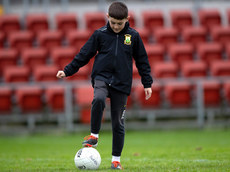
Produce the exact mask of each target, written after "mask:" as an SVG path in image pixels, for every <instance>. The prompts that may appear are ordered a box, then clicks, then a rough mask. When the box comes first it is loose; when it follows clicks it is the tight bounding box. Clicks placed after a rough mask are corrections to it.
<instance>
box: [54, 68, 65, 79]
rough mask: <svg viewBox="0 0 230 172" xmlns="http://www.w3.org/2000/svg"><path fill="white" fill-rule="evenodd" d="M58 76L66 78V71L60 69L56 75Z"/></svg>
mask: <svg viewBox="0 0 230 172" xmlns="http://www.w3.org/2000/svg"><path fill="white" fill-rule="evenodd" d="M56 77H57V78H64V77H66V75H65V72H64V71H62V70H59V71H58V73H57V75H56Z"/></svg>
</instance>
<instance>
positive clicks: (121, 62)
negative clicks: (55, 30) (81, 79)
mask: <svg viewBox="0 0 230 172" xmlns="http://www.w3.org/2000/svg"><path fill="white" fill-rule="evenodd" d="M95 55H96V56H95ZM94 56H95V61H94V65H93V70H92V74H91V78H92V84H93V86H94V80H95V79H98V80H103V81H105V82H106V83H107V84H109V86H111V87H112V88H114V89H117V90H119V91H121V92H123V93H126V94H127V95H129V94H130V91H131V86H132V72H133V67H132V65H133V62H132V61H133V59H134V60H135V63H136V66H137V69H138V72H139V74H140V75H141V81H142V84H143V85H144V88H150V87H151V84H152V82H153V80H152V77H151V75H150V73H151V69H150V66H149V62H148V56H147V53H146V51H145V48H144V45H143V42H142V40H141V38H140V35H139V33H138V32H137V31H135V30H134V29H132V28H130V27H129V23H128V22H126V24H125V27H124V29H123V30H122V31H121V32H119V33H115V32H113V30H112V29H111V27H110V25H109V23H107V25H106V26H104V27H102V28H100V29H98V30H96V31H95V32H94V33H93V34H92V36H91V37H90V39H89V40H88V41H87V42H86V44H85V45H84V46H83V47H82V48H81V50H80V52H79V53H78V54H77V55H76V56H75V58H74V59H73V61H72V62H71V63H70V64H68V65H67V66H66V67H65V69H64V72H65V74H66V76H71V75H73V74H74V73H76V72H77V71H78V70H79V68H80V67H82V66H84V65H86V64H87V63H88V62H89V60H90V59H91V58H92V57H94Z"/></svg>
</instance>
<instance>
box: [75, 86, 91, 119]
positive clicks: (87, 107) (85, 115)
mask: <svg viewBox="0 0 230 172" xmlns="http://www.w3.org/2000/svg"><path fill="white" fill-rule="evenodd" d="M86 95H87V96H86ZM74 97H75V103H76V105H77V106H78V107H79V110H80V121H81V122H82V123H90V119H91V117H90V116H91V102H92V100H93V88H92V86H91V85H90V84H89V85H83V86H82V87H76V88H74Z"/></svg>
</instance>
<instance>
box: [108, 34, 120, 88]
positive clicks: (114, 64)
mask: <svg viewBox="0 0 230 172" xmlns="http://www.w3.org/2000/svg"><path fill="white" fill-rule="evenodd" d="M118 38H119V35H117V39H116V47H115V57H114V60H113V67H114V68H115V67H116V58H117V49H118ZM112 82H113V76H112V79H111V81H110V83H109V86H111V84H112Z"/></svg>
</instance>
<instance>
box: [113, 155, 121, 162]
mask: <svg viewBox="0 0 230 172" xmlns="http://www.w3.org/2000/svg"><path fill="white" fill-rule="evenodd" d="M120 158H121V157H120V156H112V162H113V161H118V162H120Z"/></svg>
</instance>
